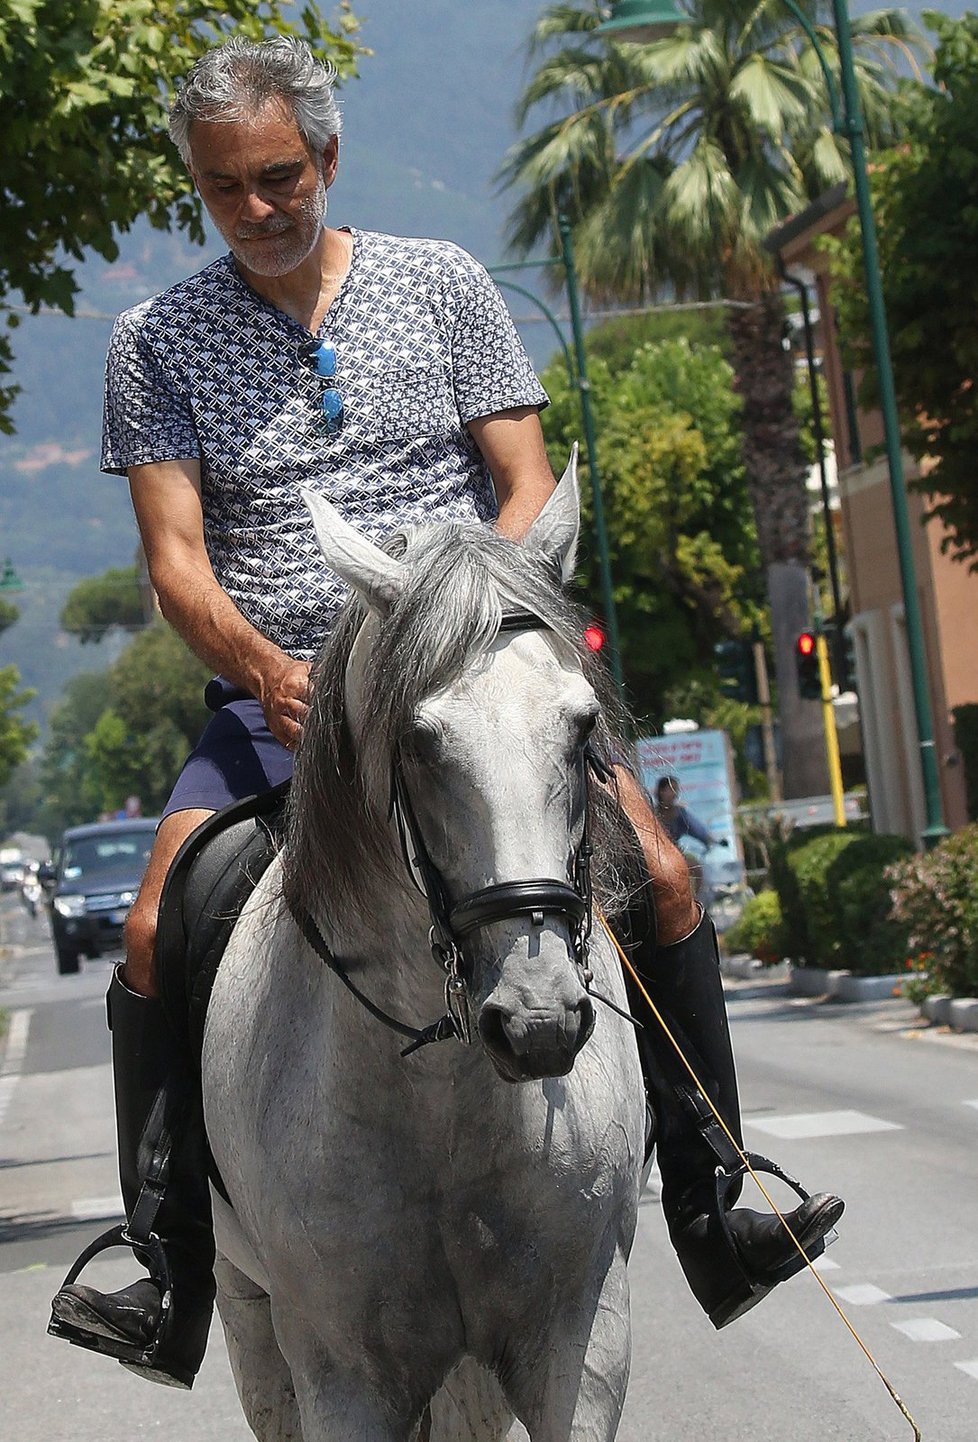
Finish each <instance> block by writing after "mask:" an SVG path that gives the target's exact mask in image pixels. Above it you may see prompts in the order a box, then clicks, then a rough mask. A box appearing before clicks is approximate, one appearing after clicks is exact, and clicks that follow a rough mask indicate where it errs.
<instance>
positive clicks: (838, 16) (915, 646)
mask: <svg viewBox="0 0 978 1442" xmlns="http://www.w3.org/2000/svg"><path fill="white" fill-rule="evenodd" d="M784 5H785V7H786V8H787V9H788V10H789V11H790V12H791V14H792V15H793V16H794V17H795V19H796V20H797V21H798V23H799V25H801V27H802V29H803V30H804V31H805V33H806V35H807V36H808V38H809V40H810V41H811V44H812V47H813V49H814V51H815V54H816V56H817V58H818V63H819V65H820V66H821V69H822V74H823V75H824V77H825V83H826V87H827V89H828V94H829V104H830V106H831V109H832V124H833V128H834V129H835V131H836V133H837V134H839V135H844V136H845V137H846V139H847V140H848V141H849V145H850V150H851V155H852V172H853V185H854V188H855V192H856V211H857V214H858V216H859V226H860V230H861V232H862V241H863V262H864V267H865V274H866V296H867V300H868V302H869V319H870V335H871V338H872V344H873V358H874V361H875V364H876V372H877V377H878V381H879V390H880V410H881V413H882V418H883V433H884V440H885V448H886V459H887V467H888V470H889V476H890V494H891V499H892V506H893V520H894V525H895V528H896V538H897V556H898V559H899V565H900V582H901V587H902V591H903V614H904V623H905V626H906V631H907V649H908V652H909V658H910V675H911V682H912V687H913V699H914V712H915V716H916V721H917V735H918V739H919V747H920V768H921V773H922V777H923V785H924V801H925V807H926V814H927V825H926V827H925V829H924V832H923V838H922V839H923V842H924V845H925V846H926V847H930V846H933V845H934V844H935V843H936V842H937V841H938V840H939V839H940V838H941V837H942V836H946V835H947V827H946V826H945V825H944V816H943V811H942V807H941V790H940V780H939V777H938V771H937V753H936V747H935V742H934V721H933V715H932V712H931V704H930V692H929V690H928V680H927V653H926V649H925V645H924V628H923V621H922V619H921V611H920V600H919V596H918V592H917V578H916V571H915V566H914V559H913V543H912V539H911V533H910V514H909V508H908V506H907V488H906V481H905V478H904V471H903V450H902V446H901V444H900V423H899V418H898V415H897V405H896V389H895V387H894V384H893V366H892V363H891V360H890V342H889V336H888V334H887V329H886V312H885V309H884V306H883V285H882V280H881V277H880V262H879V248H878V246H877V242H876V224H875V221H874V219H873V209H872V204H871V202H870V196H869V176H868V173H867V170H866V143H865V134H864V125H863V116H862V106H861V104H860V100H859V87H858V85H857V83H856V67H855V61H854V56H853V48H852V30H851V25H850V20H849V10H848V6H847V3H846V0H832V14H833V19H834V24H835V35H836V44H837V46H838V53H839V74H840V77H841V81H842V103H841V105H840V102H839V93H838V89H837V87H836V84H835V79H834V77H833V75H832V72H831V70H830V68H829V64H828V61H827V59H826V57H825V53H824V51H823V50H822V47H821V45H820V44H819V41H818V36H817V35H816V33H815V28H814V26H813V25H812V22H811V21H810V20H809V18H808V16H807V15H805V14H804V13H803V11H802V10H801V9H800V8H799V7H798V5H797V4H795V3H794V0H784ZM688 22H689V17H688V16H687V15H684V14H683V13H682V11H680V10H678V9H676V8H675V7H674V6H673V5H672V3H671V0H611V18H610V19H609V20H606V21H605V22H604V23H603V24H601V25H599V26H598V27H597V30H596V31H595V33H596V34H598V35H606V36H607V37H608V39H609V40H617V41H642V40H650V39H661V38H662V37H663V36H665V35H668V34H669V33H671V31H672V30H674V29H675V28H676V26H678V25H683V24H687V23H688Z"/></svg>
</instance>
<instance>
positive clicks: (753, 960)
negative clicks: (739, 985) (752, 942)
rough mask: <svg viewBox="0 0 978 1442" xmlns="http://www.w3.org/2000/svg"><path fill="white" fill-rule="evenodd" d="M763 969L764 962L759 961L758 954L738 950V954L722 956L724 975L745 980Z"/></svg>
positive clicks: (721, 967) (721, 962) (721, 965)
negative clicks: (753, 954) (752, 954)
mask: <svg viewBox="0 0 978 1442" xmlns="http://www.w3.org/2000/svg"><path fill="white" fill-rule="evenodd" d="M762 969H763V963H762V962H760V961H758V959H757V957H756V956H751V955H750V953H749V952H746V951H742V952H738V953H737V954H736V956H722V957H721V958H720V973H721V975H722V976H729V977H733V978H734V979H735V980H737V981H744V980H746V979H747V978H749V977H752V976H754V975H755V973H757V972H759V971H761V970H762Z"/></svg>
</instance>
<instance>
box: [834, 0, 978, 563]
mask: <svg viewBox="0 0 978 1442" xmlns="http://www.w3.org/2000/svg"><path fill="white" fill-rule="evenodd" d="M925 19H926V20H927V23H928V25H930V26H931V27H932V28H933V29H934V30H935V31H936V32H937V35H938V45H937V51H936V58H935V64H934V79H935V80H936V81H937V85H938V88H937V89H924V88H923V87H916V88H913V89H910V90H908V94H907V96H906V98H905V102H904V112H905V114H906V115H907V116H908V129H909V139H908V142H907V143H906V144H905V145H903V146H901V147H900V148H899V149H893V150H890V151H887V152H886V154H885V155H883V156H882V157H880V159H879V161H878V163H877V164H876V165H875V166H874V167H873V172H872V174H871V177H870V183H871V186H872V194H873V209H874V213H875V216H876V221H877V229H878V232H879V249H880V265H881V268H882V273H883V289H884V296H885V301H886V312H887V322H888V326H889V332H890V345H891V350H892V355H893V369H894V376H895V384H896V390H897V401H898V405H899V407H900V412H901V417H900V418H901V430H902V436H903V442H904V444H905V446H906V447H907V449H908V450H909V451H910V453H911V454H912V455H914V456H915V457H917V458H918V459H924V458H925V457H927V458H931V459H932V460H935V461H936V462H937V465H936V467H934V468H932V469H928V470H927V474H926V475H925V476H923V477H922V478H921V480H920V482H919V483H917V484H918V488H919V489H920V490H921V491H923V492H924V493H925V494H926V495H927V496H928V497H929V501H930V511H931V513H932V514H934V515H937V516H939V517H940V518H941V520H942V521H943V522H944V524H945V526H946V527H947V528H948V531H949V542H948V546H949V549H951V550H952V551H953V552H954V554H955V556H956V557H957V558H958V559H961V560H967V561H968V562H969V563H970V565H971V568H972V569H978V472H976V469H975V454H976V450H978V389H976V381H978V292H976V283H975V255H976V254H978V15H972V14H968V15H963V16H962V17H961V19H960V20H952V19H950V18H949V17H948V16H945V15H940V14H937V13H935V12H927V13H926V14H925ZM829 249H830V250H831V252H832V254H833V271H834V273H835V277H836V285H835V287H834V292H833V296H834V299H835V300H836V302H837V306H838V311H839V316H840V321H841V328H842V334H843V340H844V341H845V343H846V350H847V359H848V361H849V363H850V364H851V365H853V366H855V367H858V368H861V369H864V371H865V376H864V380H863V385H862V391H861V395H860V399H861V401H862V402H863V404H865V405H873V404H875V403H876V402H877V401H878V389H877V382H876V372H875V368H874V365H873V357H872V345H871V341H870V330H869V312H868V308H867V304H866V290H865V282H864V279H863V257H862V244H861V241H860V236H859V229H858V226H857V225H856V224H855V223H853V224H851V225H850V227H849V229H848V231H847V234H846V236H845V238H844V240H843V241H841V242H836V243H834V244H830V245H829Z"/></svg>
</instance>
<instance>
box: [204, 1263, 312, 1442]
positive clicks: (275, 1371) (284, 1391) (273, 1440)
mask: <svg viewBox="0 0 978 1442" xmlns="http://www.w3.org/2000/svg"><path fill="white" fill-rule="evenodd" d="M214 1274H215V1276H216V1278H217V1309H218V1312H219V1313H220V1316H221V1321H222V1323H223V1324H224V1335H225V1337H226V1338H227V1344H228V1357H229V1358H230V1361H231V1372H232V1374H233V1376H234V1385H235V1386H236V1387H237V1389H238V1396H239V1398H240V1399H241V1407H242V1409H243V1411H244V1414H245V1418H246V1420H247V1422H248V1426H249V1427H250V1428H251V1430H252V1432H254V1434H255V1436H256V1437H257V1438H258V1442H302V1425H301V1423H300V1421H299V1409H298V1406H297V1405H296V1400H295V1389H294V1388H293V1386H292V1373H291V1372H290V1371H289V1367H288V1364H287V1362H286V1360H285V1358H284V1357H283V1356H282V1353H281V1351H280V1350H279V1345H278V1342H277V1341H276V1338H275V1330H274V1328H273V1327H272V1316H271V1305H270V1303H269V1299H268V1294H267V1293H266V1292H264V1291H262V1289H261V1287H259V1286H258V1285H257V1284H256V1283H255V1282H252V1281H251V1279H250V1278H249V1277H246V1276H245V1274H244V1273H243V1272H240V1271H239V1270H238V1268H237V1267H235V1266H234V1265H233V1264H232V1263H231V1262H229V1261H228V1260H227V1258H226V1257H220V1256H219V1257H218V1259H217V1261H216V1263H215V1266H214Z"/></svg>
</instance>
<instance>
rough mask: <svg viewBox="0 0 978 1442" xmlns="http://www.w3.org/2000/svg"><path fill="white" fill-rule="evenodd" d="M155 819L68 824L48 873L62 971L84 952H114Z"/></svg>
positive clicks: (142, 868) (72, 968) (91, 954)
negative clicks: (83, 824)
mask: <svg viewBox="0 0 978 1442" xmlns="http://www.w3.org/2000/svg"><path fill="white" fill-rule="evenodd" d="M156 826H157V822H156V821H155V820H154V819H149V818H146V819H143V818H142V817H136V818H132V819H130V820H126V821H100V822H98V823H94V824H93V825H91V826H72V827H71V828H70V830H68V831H66V832H65V834H64V836H63V837H62V838H61V844H60V846H59V847H58V850H57V853H56V856H55V860H54V864H53V866H52V867H51V869H50V871H49V872H48V885H47V887H46V893H47V896H46V899H47V905H48V908H49V910H50V913H51V930H52V932H53V933H54V949H55V952H56V954H57V958H58V971H59V972H60V973H61V974H62V976H64V975H66V974H67V973H68V972H75V971H77V970H78V967H79V959H80V957H81V956H82V954H83V953H84V955H85V956H88V957H96V956H101V954H102V952H103V951H113V950H115V949H116V948H117V947H119V946H120V944H121V942H122V928H123V925H124V924H125V920H126V916H127V915H128V913H129V908H130V906H131V905H132V903H133V901H135V899H136V892H137V891H138V890H139V883H140V882H141V881H142V879H143V872H144V871H145V870H146V863H147V861H148V860H149V853H150V851H151V849H152V846H153V838H154V837H155V835H156Z"/></svg>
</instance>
